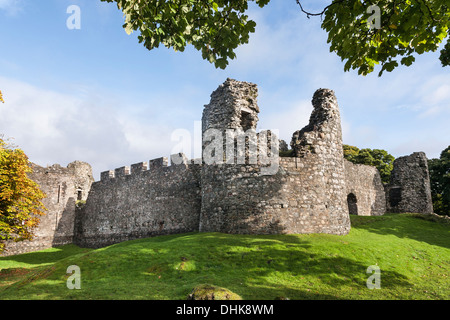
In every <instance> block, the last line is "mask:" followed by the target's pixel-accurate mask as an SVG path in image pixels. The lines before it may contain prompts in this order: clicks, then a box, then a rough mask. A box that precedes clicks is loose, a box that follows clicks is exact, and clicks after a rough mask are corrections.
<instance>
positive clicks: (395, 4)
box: [297, 0, 450, 76]
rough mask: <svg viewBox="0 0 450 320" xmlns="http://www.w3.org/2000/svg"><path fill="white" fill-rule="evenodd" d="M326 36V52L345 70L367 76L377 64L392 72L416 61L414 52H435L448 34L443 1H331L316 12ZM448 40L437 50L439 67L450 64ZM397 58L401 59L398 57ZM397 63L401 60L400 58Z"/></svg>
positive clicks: (448, 6)
mask: <svg viewBox="0 0 450 320" xmlns="http://www.w3.org/2000/svg"><path fill="white" fill-rule="evenodd" d="M297 3H298V4H299V6H300V8H301V10H302V11H303V12H305V13H306V14H307V15H308V17H309V16H310V15H320V16H321V17H322V18H323V21H322V28H323V29H324V30H326V31H327V32H328V43H330V51H334V52H336V54H337V55H338V56H339V57H341V59H342V60H343V61H344V60H346V63H345V66H344V70H345V71H348V70H350V69H357V70H358V74H362V75H367V74H368V73H370V72H372V71H373V70H374V66H375V64H381V70H380V72H379V76H381V75H382V73H383V71H392V70H393V69H395V68H396V67H398V65H399V62H400V63H401V64H402V65H406V66H409V65H411V64H412V63H413V62H414V61H415V57H414V54H423V53H425V52H430V51H436V50H437V49H438V48H439V45H440V44H441V43H442V42H443V40H444V39H445V38H446V37H447V35H449V32H450V3H449V2H448V0H432V1H431V0H378V1H377V2H376V5H373V4H374V3H372V2H366V1H364V0H333V1H332V2H331V4H330V5H329V6H327V7H325V9H324V10H323V11H322V12H320V13H317V14H311V13H309V12H307V11H305V10H304V9H303V7H302V5H301V3H300V1H299V0H297ZM449 41H450V40H449V39H447V44H446V46H445V47H444V48H443V49H442V51H441V57H440V60H441V63H442V66H448V65H450V61H449V54H450V42H449ZM400 58H401V59H400ZM399 59H400V60H399Z"/></svg>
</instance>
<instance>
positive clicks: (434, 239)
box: [351, 214, 450, 248]
mask: <svg viewBox="0 0 450 320" xmlns="http://www.w3.org/2000/svg"><path fill="white" fill-rule="evenodd" d="M351 218H352V228H358V229H364V230H367V231H369V232H372V233H376V234H381V235H395V236H397V237H399V238H408V239H413V240H417V241H422V242H426V243H428V244H431V245H436V246H441V247H444V248H450V224H448V223H446V224H444V223H439V222H436V221H432V219H431V216H428V215H423V214H388V215H386V216H379V217H356V216H355V217H351ZM379 221H382V223H381V224H379V223H377V222H379Z"/></svg>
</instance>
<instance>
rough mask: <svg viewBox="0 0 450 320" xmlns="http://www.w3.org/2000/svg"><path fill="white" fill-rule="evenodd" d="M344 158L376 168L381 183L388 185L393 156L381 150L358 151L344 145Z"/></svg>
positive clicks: (355, 148)
mask: <svg viewBox="0 0 450 320" xmlns="http://www.w3.org/2000/svg"><path fill="white" fill-rule="evenodd" d="M343 149H344V158H345V159H347V160H348V161H350V162H353V163H356V164H366V165H369V166H375V167H377V169H378V171H379V172H380V176H381V181H383V182H384V183H389V180H390V177H391V172H392V169H393V168H394V160H395V158H394V156H392V155H390V154H389V153H388V152H387V151H385V150H381V149H373V150H372V149H368V148H365V149H359V148H357V147H354V146H349V145H346V144H344V145H343Z"/></svg>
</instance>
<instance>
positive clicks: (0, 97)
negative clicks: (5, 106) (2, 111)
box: [0, 90, 5, 103]
mask: <svg viewBox="0 0 450 320" xmlns="http://www.w3.org/2000/svg"><path fill="white" fill-rule="evenodd" d="M0 101H1V102H2V103H5V100H3V95H2V91H1V90H0Z"/></svg>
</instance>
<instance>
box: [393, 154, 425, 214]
mask: <svg viewBox="0 0 450 320" xmlns="http://www.w3.org/2000/svg"><path fill="white" fill-rule="evenodd" d="M385 189H386V200H387V201H386V207H387V212H398V213H400V212H414V213H425V214H428V213H433V203H432V200H431V189H430V177H429V172H428V162H427V157H426V155H425V153H423V152H414V153H413V154H411V155H409V156H404V157H400V158H397V159H395V160H394V169H393V170H392V173H391V181H390V183H389V185H387V186H386V188H385Z"/></svg>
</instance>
